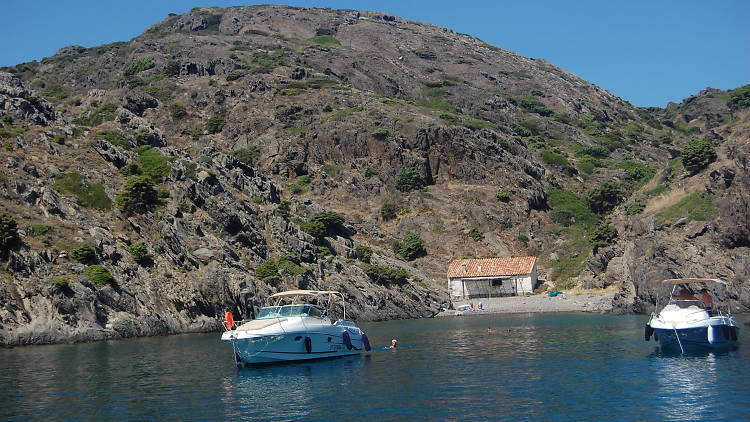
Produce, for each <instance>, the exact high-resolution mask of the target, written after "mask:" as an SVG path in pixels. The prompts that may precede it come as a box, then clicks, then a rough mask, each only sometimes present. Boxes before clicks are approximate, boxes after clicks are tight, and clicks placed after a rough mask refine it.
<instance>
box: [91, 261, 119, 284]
mask: <svg viewBox="0 0 750 422" xmlns="http://www.w3.org/2000/svg"><path fill="white" fill-rule="evenodd" d="M84 273H85V274H86V277H88V279H89V280H91V281H92V282H93V283H94V284H96V285H97V286H106V285H111V284H114V283H115V278H114V277H113V276H112V274H111V273H110V272H109V270H107V269H106V268H104V267H102V266H101V265H89V266H88V267H86V269H85V270H84Z"/></svg>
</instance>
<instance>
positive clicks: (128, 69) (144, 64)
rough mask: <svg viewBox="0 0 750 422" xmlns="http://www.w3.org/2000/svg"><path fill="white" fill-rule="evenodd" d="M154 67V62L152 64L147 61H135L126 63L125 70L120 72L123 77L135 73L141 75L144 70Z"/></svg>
mask: <svg viewBox="0 0 750 422" xmlns="http://www.w3.org/2000/svg"><path fill="white" fill-rule="evenodd" d="M153 67H154V62H152V61H151V60H149V59H145V60H137V61H134V62H130V63H128V64H127V65H126V66H125V68H124V69H123V70H122V74H123V75H125V76H132V75H135V74H137V73H141V72H143V71H144V70H148V69H151V68H153Z"/></svg>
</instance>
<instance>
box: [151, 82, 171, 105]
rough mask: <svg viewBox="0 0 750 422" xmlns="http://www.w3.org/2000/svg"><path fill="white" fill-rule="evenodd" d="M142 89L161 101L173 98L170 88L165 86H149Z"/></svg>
mask: <svg viewBox="0 0 750 422" xmlns="http://www.w3.org/2000/svg"><path fill="white" fill-rule="evenodd" d="M144 91H145V92H146V93H147V94H149V95H151V96H153V97H155V98H158V99H159V100H161V101H164V102H166V101H170V100H172V98H174V94H173V91H172V89H171V88H167V87H165V86H150V87H147V88H145V89H144Z"/></svg>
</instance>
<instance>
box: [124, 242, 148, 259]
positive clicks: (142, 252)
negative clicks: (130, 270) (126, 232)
mask: <svg viewBox="0 0 750 422" xmlns="http://www.w3.org/2000/svg"><path fill="white" fill-rule="evenodd" d="M128 250H129V251H130V255H132V256H133V260H134V261H135V262H137V263H139V264H142V263H144V262H148V259H149V256H148V246H146V243H144V242H138V243H134V244H132V245H130V248H129V249H128Z"/></svg>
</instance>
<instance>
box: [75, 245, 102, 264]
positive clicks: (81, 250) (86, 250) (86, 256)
mask: <svg viewBox="0 0 750 422" xmlns="http://www.w3.org/2000/svg"><path fill="white" fill-rule="evenodd" d="M70 256H71V257H72V258H73V259H75V260H76V261H78V262H80V263H81V264H93V263H95V262H96V261H97V258H96V251H95V250H94V248H93V247H91V245H87V244H83V245H80V246H78V247H77V248H75V249H73V250H72V251H70Z"/></svg>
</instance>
